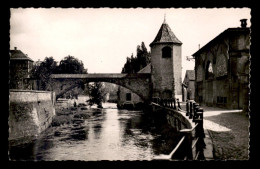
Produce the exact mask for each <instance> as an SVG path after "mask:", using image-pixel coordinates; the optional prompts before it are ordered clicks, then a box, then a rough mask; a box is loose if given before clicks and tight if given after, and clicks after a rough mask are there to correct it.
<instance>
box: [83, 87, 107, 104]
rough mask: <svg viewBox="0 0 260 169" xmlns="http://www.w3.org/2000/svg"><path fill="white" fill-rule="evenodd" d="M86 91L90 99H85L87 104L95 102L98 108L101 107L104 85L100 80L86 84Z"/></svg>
mask: <svg viewBox="0 0 260 169" xmlns="http://www.w3.org/2000/svg"><path fill="white" fill-rule="evenodd" d="M88 92H89V96H90V99H89V100H88V101H87V102H88V103H89V105H93V104H97V105H98V107H99V108H102V102H103V101H104V96H105V94H106V93H105V92H104V86H103V83H102V82H94V83H93V84H89V85H88Z"/></svg>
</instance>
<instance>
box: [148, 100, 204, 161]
mask: <svg viewBox="0 0 260 169" xmlns="http://www.w3.org/2000/svg"><path fill="white" fill-rule="evenodd" d="M162 100H163V101H162ZM154 101H157V102H155V103H157V104H158V103H159V104H160V105H161V106H165V107H170V108H175V109H176V105H175V104H176V103H175V101H174V100H172V101H171V99H170V101H169V100H167V101H166V100H165V99H158V98H156V99H153V102H154ZM160 101H161V102H160ZM168 101H169V102H168ZM169 103H170V104H169ZM171 103H173V104H174V105H172V104H171ZM177 103H178V107H179V108H180V105H179V101H178V100H177ZM185 115H186V116H188V118H189V119H192V122H194V123H195V126H194V127H193V128H192V129H182V130H180V133H181V134H182V138H181V139H180V141H179V142H178V144H177V145H176V146H175V148H174V149H173V150H172V151H171V153H170V154H169V155H159V156H156V157H154V160H171V159H173V157H174V155H175V154H176V152H177V151H178V150H179V149H180V147H181V146H182V147H183V151H184V152H185V155H184V156H185V157H184V160H204V159H205V157H204V148H205V147H206V144H205V142H204V138H205V133H204V127H203V109H202V108H200V106H199V104H198V103H196V102H195V101H194V100H187V102H186V114H185ZM194 131H195V133H194ZM193 133H194V134H193Z"/></svg>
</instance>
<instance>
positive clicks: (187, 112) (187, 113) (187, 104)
mask: <svg viewBox="0 0 260 169" xmlns="http://www.w3.org/2000/svg"><path fill="white" fill-rule="evenodd" d="M186 116H189V102H188V100H186Z"/></svg>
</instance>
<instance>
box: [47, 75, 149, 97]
mask: <svg viewBox="0 0 260 169" xmlns="http://www.w3.org/2000/svg"><path fill="white" fill-rule="evenodd" d="M89 82H109V83H114V84H117V85H120V86H123V87H125V88H127V89H129V90H131V91H132V92H134V93H136V94H137V95H138V96H140V97H141V98H142V99H143V100H144V101H145V102H149V101H150V100H151V97H152V82H151V74H150V73H135V74H120V73H114V74H107V73H89V74H52V75H51V86H50V88H51V90H52V91H54V92H55V94H56V99H58V98H59V97H61V96H62V95H63V94H64V93H66V92H67V91H69V90H71V89H73V88H75V87H79V86H81V85H83V84H86V83H89Z"/></svg>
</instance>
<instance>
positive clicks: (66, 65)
mask: <svg viewBox="0 0 260 169" xmlns="http://www.w3.org/2000/svg"><path fill="white" fill-rule="evenodd" d="M84 71H85V70H84V65H83V63H82V61H80V60H78V59H77V58H75V57H74V56H70V55H69V56H66V57H65V58H64V59H62V60H61V61H60V64H59V66H58V73H64V74H65V73H68V74H77V73H86V72H84Z"/></svg>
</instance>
